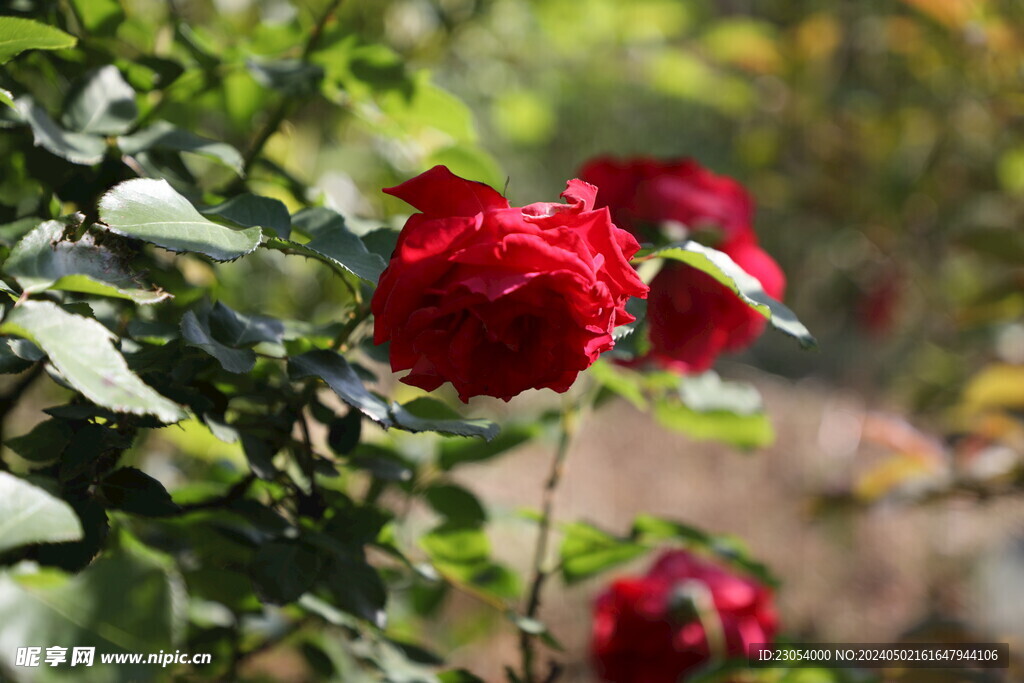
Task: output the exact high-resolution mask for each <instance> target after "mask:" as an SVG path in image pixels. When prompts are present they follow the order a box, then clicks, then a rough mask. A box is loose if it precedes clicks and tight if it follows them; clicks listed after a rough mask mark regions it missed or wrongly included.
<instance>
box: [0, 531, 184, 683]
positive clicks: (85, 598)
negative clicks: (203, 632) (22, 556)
mask: <svg viewBox="0 0 1024 683" xmlns="http://www.w3.org/2000/svg"><path fill="white" fill-rule="evenodd" d="M122 538H123V539H124V540H125V541H128V540H130V539H127V538H124V535H122ZM122 545H123V547H122V548H117V549H113V550H112V551H108V552H107V553H105V554H104V555H103V556H102V557H100V558H99V559H97V560H96V561H95V562H94V563H92V564H91V565H89V566H88V567H87V568H85V570H84V571H82V572H81V573H79V574H75V575H69V574H65V573H64V572H60V571H55V570H43V571H37V572H22V573H19V574H7V575H4V576H3V577H0V618H3V619H4V623H7V624H11V623H15V622H16V623H17V625H18V633H19V634H20V637H22V638H25V639H26V641H25V642H26V643H40V644H44V643H53V644H55V645H56V644H57V643H60V644H61V646H62V647H71V646H74V647H95V648H96V649H97V650H98V652H104V653H130V652H157V651H158V650H160V649H163V650H165V651H167V650H170V651H172V652H173V650H174V648H175V646H180V645H181V641H180V638H181V635H182V632H183V628H184V625H185V624H184V623H183V622H184V616H185V613H186V612H185V610H186V608H187V605H186V601H187V596H186V594H185V590H184V586H183V585H182V582H181V579H180V577H179V576H178V575H177V573H176V572H175V570H174V569H173V567H172V566H171V565H170V563H169V562H168V561H167V559H166V558H165V557H163V556H158V555H157V554H156V553H154V552H152V551H150V550H148V549H146V548H142V547H138V544H137V543H135V542H132V543H127V542H124V543H123V544H122ZM13 615H16V616H13ZM14 654H15V653H14V651H13V650H11V649H10V648H3V651H2V652H0V662H3V664H4V668H5V669H7V670H14V671H16V670H17V669H15V668H14V666H13V665H14ZM70 654H71V652H70V650H69V651H68V655H69V659H70ZM63 666H67V664H65V665H63ZM79 666H81V665H79ZM47 668H49V667H47ZM152 670H153V666H152V665H148V666H146V665H145V664H143V665H131V664H120V665H116V666H114V665H102V664H101V662H100V658H99V656H98V654H97V656H96V662H95V665H94V666H93V667H91V668H89V669H88V671H89V673H88V675H87V676H85V678H88V679H89V680H90V681H140V680H150V679H151V678H152V676H153V671H152ZM62 673H66V672H62ZM67 677H68V678H77V677H78V676H76V675H75V674H74V673H72V674H70V675H69V676H67ZM31 678H32V679H33V680H36V675H35V673H33V674H32V675H31Z"/></svg>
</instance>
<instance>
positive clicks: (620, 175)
mask: <svg viewBox="0 0 1024 683" xmlns="http://www.w3.org/2000/svg"><path fill="white" fill-rule="evenodd" d="M580 178H582V179H583V180H586V181H587V182H588V183H591V184H593V185H596V186H597V187H598V189H599V192H598V197H597V205H598V206H607V207H608V208H609V209H611V212H612V216H613V217H614V219H615V224H616V225H618V226H619V227H622V228H626V229H627V230H630V231H632V232H633V234H635V235H639V236H643V235H644V234H645V232H647V231H648V230H650V229H652V228H653V229H655V230H656V229H657V226H658V225H660V224H662V223H664V222H665V221H674V222H677V223H681V224H683V225H685V226H686V227H687V228H689V229H691V230H700V229H704V228H714V229H718V230H721V231H722V242H732V241H735V240H738V239H754V232H753V229H752V228H751V225H752V224H753V218H754V202H753V200H751V198H750V195H748V194H747V191H746V190H744V189H743V186H742V185H740V184H739V183H738V182H736V181H735V180H733V179H732V178H729V177H728V176H721V175H716V174H714V173H712V172H711V171H709V170H708V169H706V168H704V167H703V166H701V165H700V164H698V163H697V162H696V161H694V160H693V159H680V160H673V161H658V160H655V159H643V158H641V159H631V160H628V161H618V160H616V159H610V158H598V159H594V160H592V161H590V162H588V163H587V164H585V165H584V166H583V168H582V169H581V170H580Z"/></svg>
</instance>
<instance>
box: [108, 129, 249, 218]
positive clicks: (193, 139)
mask: <svg viewBox="0 0 1024 683" xmlns="http://www.w3.org/2000/svg"><path fill="white" fill-rule="evenodd" d="M117 146H118V147H119V148H120V149H121V151H122V152H124V153H125V154H130V155H136V154H139V153H141V152H146V151H149V150H162V151H170V152H190V153H192V154H198V155H199V156H202V157H206V158H208V159H212V160H213V161H217V162H219V163H222V164H224V165H225V166H227V167H228V168H230V169H231V170H233V171H234V172H235V173H238V174H239V175H241V173H242V163H243V162H242V155H241V153H239V151H238V150H237V149H235V148H234V147H232V146H231V145H229V144H227V143H226V142H217V141H216V140H210V139H208V138H204V137H201V136H199V135H196V134H195V133H193V132H191V131H188V130H185V129H183V128H178V127H176V126H174V125H172V124H170V123H168V122H167V121H157V122H156V123H154V124H153V125H151V126H149V127H148V128H143V129H142V130H140V131H137V132H135V133H132V134H131V135H123V136H121V137H119V138H118V139H117ZM227 218H230V216H228V217H227Z"/></svg>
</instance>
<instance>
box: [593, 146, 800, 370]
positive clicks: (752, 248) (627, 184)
mask: <svg viewBox="0 0 1024 683" xmlns="http://www.w3.org/2000/svg"><path fill="white" fill-rule="evenodd" d="M580 177H581V178H584V179H585V180H587V181H588V182H591V183H594V184H595V185H597V186H598V188H599V190H598V196H597V205H598V206H607V207H608V208H609V210H611V212H612V215H613V216H614V217H615V221H616V223H617V224H618V225H620V226H622V227H624V228H627V229H629V230H631V231H632V232H633V233H634V234H636V235H638V236H640V237H641V238H644V239H648V240H650V241H654V242H664V241H665V237H666V236H664V235H662V234H661V230H662V226H664V225H665V223H667V222H676V223H680V224H682V225H684V226H685V227H687V228H688V229H690V230H693V231H704V230H712V231H717V233H718V235H717V239H716V240H714V241H713V242H714V243H713V246H714V247H715V248H716V249H718V250H720V251H723V252H725V253H726V254H728V255H729V256H730V257H732V259H733V260H734V261H736V263H737V264H738V265H739V266H740V267H741V268H743V269H744V270H746V271H747V272H748V273H750V274H751V275H753V276H754V277H756V278H757V279H758V280H760V281H761V285H762V287H764V290H765V292H767V293H768V295H769V296H772V297H774V298H776V299H781V298H782V296H783V294H784V293H785V288H786V278H785V276H784V275H783V274H782V271H781V269H780V268H779V266H778V264H777V263H776V262H775V261H774V260H773V259H772V258H771V256H769V255H768V254H767V253H766V252H765V251H764V250H762V249H761V248H760V247H759V246H758V245H757V236H756V235H755V233H754V230H753V227H752V222H753V213H754V204H753V201H752V200H751V199H750V196H749V195H748V194H747V192H746V190H744V189H743V186H742V185H740V184H739V183H738V182H736V181H735V180H733V179H732V178H728V177H726V176H720V175H716V174H714V173H712V172H711V171H709V170H707V169H706V168H704V167H702V166H701V165H700V164H698V163H697V162H696V161H694V160H692V159H683V160H678V161H665V162H662V161H656V160H653V159H634V160H629V161H617V160H614V159H607V158H601V159H595V160H594V161H591V162H589V163H587V164H586V165H585V166H584V167H583V169H582V170H581V171H580ZM647 320H648V327H649V331H650V340H651V352H650V357H651V358H653V359H654V360H656V361H658V362H659V363H660V364H662V365H663V366H665V367H669V368H671V369H674V370H677V371H680V372H703V371H704V370H707V369H708V368H710V367H711V366H712V365H713V364H714V362H715V359H716V358H717V357H718V356H719V354H721V353H723V352H727V351H739V350H741V349H743V348H745V347H746V346H749V345H750V344H751V343H752V342H753V341H754V340H755V339H756V338H757V337H758V335H760V334H761V332H762V331H763V330H764V327H765V319H764V317H763V316H761V315H760V314H759V313H757V312H756V311H754V310H753V309H751V308H750V307H748V306H747V305H746V304H745V303H743V301H742V300H741V299H740V298H739V297H738V296H736V295H735V294H733V293H732V291H730V290H729V289H728V288H727V287H725V286H724V285H721V284H719V283H718V282H716V281H715V280H714V279H713V278H711V277H710V276H708V275H705V274H704V273H701V272H700V271H698V270H696V269H694V268H690V267H688V266H684V265H681V264H672V263H666V264H665V266H664V267H663V268H662V270H661V272H660V273H659V274H658V275H657V277H655V278H654V281H653V282H652V283H651V295H650V301H649V302H648V305H647Z"/></svg>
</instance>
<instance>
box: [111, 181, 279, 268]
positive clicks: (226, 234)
mask: <svg viewBox="0 0 1024 683" xmlns="http://www.w3.org/2000/svg"><path fill="white" fill-rule="evenodd" d="M99 209H100V219H101V220H102V221H103V222H104V223H106V225H107V226H108V227H109V229H110V230H111V231H112V232H115V233H117V234H119V235H124V236H125V237H132V238H135V239H139V240H142V241H144V242H150V243H152V244H155V245H157V246H158V247H163V248H164V249H167V250H169V251H177V252H196V253H200V254H205V255H206V256H209V257H210V258H212V259H213V260H214V261H231V260H234V259H236V258H239V257H240V256H245V255H246V254H248V253H251V252H252V251H253V250H254V249H256V247H257V246H259V243H260V229H259V228H248V229H245V230H232V229H231V228H228V227H225V226H223V225H218V224H216V223H214V222H213V221H210V220H208V219H207V218H204V217H203V216H202V214H200V213H199V212H198V211H196V208H195V207H194V206H192V204H191V203H190V202H189V201H188V200H187V199H185V198H184V197H182V196H181V195H180V194H178V193H177V192H176V191H175V190H174V188H172V187H171V186H170V184H169V183H168V182H167V181H166V180H152V179H149V178H135V179H133V180H126V181H125V182H123V183H121V184H119V185H116V186H115V187H114V188H113V189H112V190H110V191H109V192H107V193H106V194H105V195H103V197H102V198H101V199H100V204H99Z"/></svg>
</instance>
